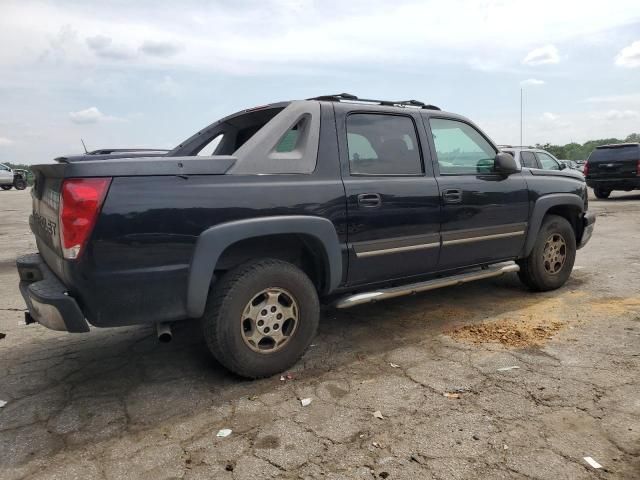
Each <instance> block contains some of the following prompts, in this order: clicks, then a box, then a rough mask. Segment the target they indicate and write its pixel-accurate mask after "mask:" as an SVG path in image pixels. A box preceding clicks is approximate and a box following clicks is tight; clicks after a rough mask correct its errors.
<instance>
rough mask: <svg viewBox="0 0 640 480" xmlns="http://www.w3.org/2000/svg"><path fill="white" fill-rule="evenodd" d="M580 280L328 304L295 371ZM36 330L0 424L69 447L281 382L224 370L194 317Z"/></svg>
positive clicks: (328, 366) (14, 372) (316, 371)
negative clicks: (167, 337) (169, 328)
mask: <svg viewBox="0 0 640 480" xmlns="http://www.w3.org/2000/svg"><path fill="white" fill-rule="evenodd" d="M580 283H581V280H580V278H579V275H576V276H574V278H573V279H572V280H571V281H570V282H569V284H568V285H567V286H566V287H565V288H564V289H561V290H559V291H556V292H550V293H546V294H531V293H528V292H526V291H525V289H524V288H523V287H522V286H520V284H519V282H518V280H517V277H516V276H515V275H508V276H505V277H503V278H499V279H493V280H487V281H481V282H476V283H474V284H468V285H466V286H464V287H462V288H461V287H454V288H447V289H443V290H439V291H437V292H430V293H425V294H420V295H416V296H413V297H403V298H399V299H394V300H390V301H387V302H383V303H380V304H376V305H364V306H361V307H356V308H353V309H350V310H343V311H338V310H334V309H326V310H325V311H324V312H323V316H322V321H321V326H320V329H319V333H318V335H317V337H316V339H315V340H314V343H313V344H312V347H311V348H310V349H309V351H308V352H307V353H306V354H305V356H304V357H303V359H302V360H301V361H300V362H298V364H297V365H296V366H295V367H294V369H293V375H294V377H295V379H296V381H298V382H300V381H302V382H305V383H308V384H311V385H313V384H314V383H317V381H316V379H317V378H319V377H321V376H323V375H324V374H325V373H327V372H331V371H339V370H340V369H341V368H342V367H344V366H347V365H349V364H350V363H353V362H355V361H361V360H363V359H365V360H366V358H367V357H368V356H372V357H373V356H376V357H379V356H380V355H384V354H385V353H387V352H389V351H391V350H393V349H396V348H398V347H400V346H412V345H420V347H421V348H425V349H434V351H435V350H437V349H438V348H439V346H438V343H437V341H436V340H435V339H437V337H438V336H439V334H440V333H442V332H443V331H445V330H447V329H448V328H450V327H452V326H454V325H460V324H465V323H469V322H477V321H480V320H483V319H487V318H491V317H494V316H499V315H505V314H508V313H509V311H510V310H514V309H518V308H519V306H520V305H525V304H531V303H532V302H535V301H536V300H537V299H540V297H543V298H556V297H560V296H562V295H563V293H565V292H566V291H567V290H570V289H575V288H579V286H580ZM24 328H30V329H31V328H42V327H38V326H30V327H24ZM20 331H21V330H17V331H15V332H14V333H13V335H19V332H20ZM38 334H39V337H38V339H37V340H36V341H31V342H28V343H25V344H23V345H17V346H15V347H13V348H11V349H10V350H5V353H6V354H7V355H6V357H7V358H6V361H7V364H8V365H12V366H11V367H10V368H9V369H8V374H7V375H6V376H4V378H2V377H0V384H1V387H0V390H1V391H0V393H1V394H2V395H3V398H4V399H7V400H9V403H8V404H7V406H6V407H5V408H4V409H3V410H2V411H0V431H7V432H16V431H17V430H16V429H18V430H19V429H20V428H22V427H25V428H32V426H33V424H34V423H36V422H41V423H42V424H43V426H45V427H46V429H47V431H48V432H49V433H50V434H52V435H54V436H55V435H59V436H60V438H64V441H61V442H60V445H66V446H67V448H68V447H69V446H73V445H74V444H78V445H79V444H82V443H83V442H86V441H88V440H89V439H92V440H108V439H109V438H112V437H115V436H118V435H122V434H123V433H124V432H132V431H133V432H135V431H139V430H145V429H147V428H153V427H157V426H158V425H160V424H161V423H162V422H164V421H173V419H176V418H181V417H189V416H193V415H197V414H198V413H199V412H203V411H206V410H207V409H210V408H213V407H219V406H221V405H223V404H225V403H228V402H237V401H239V400H240V399H242V397H250V396H254V395H260V394H263V393H270V392H275V391H277V390H278V389H279V388H280V387H281V386H282V385H283V382H281V381H280V378H279V376H275V377H272V378H267V379H262V380H258V381H248V380H244V379H241V378H238V377H236V376H234V375H232V374H230V373H228V372H227V371H226V370H225V369H224V368H223V367H222V366H220V365H219V364H218V363H217V362H216V361H215V360H214V359H213V358H212V357H211V355H210V354H209V352H208V350H207V347H206V344H205V342H204V339H203V336H202V333H201V329H200V325H199V323H198V322H197V321H188V322H182V323H180V324H178V325H176V327H175V328H174V338H173V341H172V342H171V343H169V344H160V343H158V342H157V340H156V336H155V329H154V328H152V327H148V326H139V327H126V328H119V329H110V330H99V329H96V330H93V331H92V332H91V333H89V334H83V335H68V334H58V333H54V332H49V331H45V330H44V329H43V331H42V332H38ZM7 340H9V341H10V338H7V339H5V340H3V341H4V342H6V341H7ZM478 348H481V347H478ZM371 374H372V375H375V371H373V372H372V373H371ZM338 376H339V374H338ZM0 433H1V432H0ZM0 443H1V442H0ZM30 445H31V444H30V443H28V442H27V443H25V444H24V448H31V447H30ZM36 446H37V443H36ZM34 448H35V447H34ZM25 453H27V452H25ZM3 458H6V462H9V463H14V464H15V462H16V461H18V462H19V461H20V460H19V459H23V460H25V461H26V460H27V459H30V457H29V455H17V456H16V455H12V456H10V457H5V456H4V455H0V465H2V464H3V463H5V460H2V459H3Z"/></svg>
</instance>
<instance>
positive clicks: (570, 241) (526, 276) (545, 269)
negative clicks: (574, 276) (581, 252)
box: [518, 215, 576, 292]
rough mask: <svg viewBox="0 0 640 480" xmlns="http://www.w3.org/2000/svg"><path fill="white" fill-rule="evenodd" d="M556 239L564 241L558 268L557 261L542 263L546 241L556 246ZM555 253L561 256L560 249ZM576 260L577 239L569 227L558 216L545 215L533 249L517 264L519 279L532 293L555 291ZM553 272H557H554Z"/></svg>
mask: <svg viewBox="0 0 640 480" xmlns="http://www.w3.org/2000/svg"><path fill="white" fill-rule="evenodd" d="M558 236H559V237H560V239H561V240H562V241H563V242H564V260H563V262H562V264H561V266H559V265H560V262H559V261H552V262H549V261H548V260H545V246H547V242H549V241H552V243H553V244H554V245H555V246H557V245H558V243H559V242H558V241H557V239H558ZM558 250H559V251H560V252H561V253H562V247H560V248H559V249H558ZM551 255H553V254H551ZM558 257H560V254H558ZM575 259H576V236H575V232H574V231H573V228H572V227H571V224H570V223H569V222H568V221H567V220H566V219H565V218H563V217H560V216H558V215H547V216H546V217H545V218H544V220H543V222H542V226H541V227H540V231H539V232H538V236H537V238H536V243H535V244H534V246H533V250H531V253H530V254H529V256H528V257H527V258H524V259H522V260H520V261H518V265H520V271H519V272H518V276H519V277H520V280H521V281H522V283H524V284H525V285H526V286H528V287H529V288H531V289H532V290H536V291H539V292H545V291H548V290H555V289H556V288H560V287H561V286H563V285H564V284H565V283H566V281H567V280H568V279H569V276H570V275H571V270H573V264H574V262H575ZM553 270H557V271H555V272H553Z"/></svg>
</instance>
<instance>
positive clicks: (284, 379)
mask: <svg viewBox="0 0 640 480" xmlns="http://www.w3.org/2000/svg"><path fill="white" fill-rule="evenodd" d="M287 380H293V375H291V374H290V373H287V374H286V375H281V376H280V381H281V382H284V381H287Z"/></svg>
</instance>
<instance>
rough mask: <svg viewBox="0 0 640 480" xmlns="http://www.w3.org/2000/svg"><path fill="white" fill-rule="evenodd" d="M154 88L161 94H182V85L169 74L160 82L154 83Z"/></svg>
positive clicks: (175, 95) (172, 95)
mask: <svg viewBox="0 0 640 480" xmlns="http://www.w3.org/2000/svg"><path fill="white" fill-rule="evenodd" d="M153 90H154V91H156V92H157V93H159V94H161V95H168V96H170V97H177V96H178V95H179V94H180V85H178V83H176V81H175V80H174V79H173V78H171V77H170V76H169V75H165V76H164V78H163V79H162V80H161V81H160V82H157V83H155V84H153Z"/></svg>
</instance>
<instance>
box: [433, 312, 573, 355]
mask: <svg viewBox="0 0 640 480" xmlns="http://www.w3.org/2000/svg"><path fill="white" fill-rule="evenodd" d="M563 326H564V323H563V322H558V321H546V320H544V319H534V318H533V317H529V318H521V319H519V320H511V319H506V320H497V321H492V322H487V323H480V324H474V325H464V326H461V327H457V328H454V329H452V330H450V331H448V332H445V333H446V334H447V335H449V336H451V337H453V338H455V339H456V340H459V341H463V342H469V343H486V342H498V343H501V344H502V345H504V346H506V347H516V348H518V347H527V346H535V345H540V344H542V343H543V342H544V341H545V340H548V339H549V338H551V337H553V335H555V334H556V332H558V331H559V330H560V329H562V327H563Z"/></svg>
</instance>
